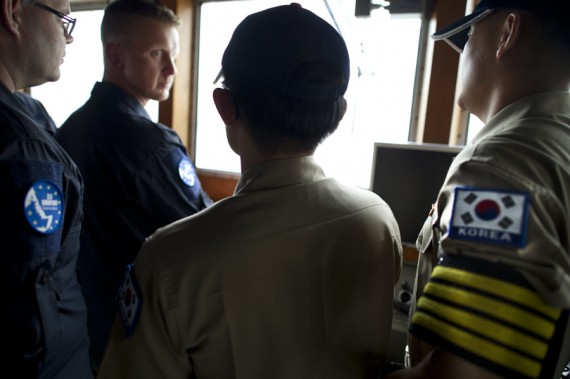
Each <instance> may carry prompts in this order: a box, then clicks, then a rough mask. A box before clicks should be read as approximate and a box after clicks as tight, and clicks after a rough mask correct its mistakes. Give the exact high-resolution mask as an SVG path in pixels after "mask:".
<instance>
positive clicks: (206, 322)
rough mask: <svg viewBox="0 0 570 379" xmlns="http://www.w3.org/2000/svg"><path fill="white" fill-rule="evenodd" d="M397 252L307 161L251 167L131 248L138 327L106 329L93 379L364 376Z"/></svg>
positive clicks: (384, 219)
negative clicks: (216, 196) (227, 189)
mask: <svg viewBox="0 0 570 379" xmlns="http://www.w3.org/2000/svg"><path fill="white" fill-rule="evenodd" d="M401 254H402V248H401V243H400V236H399V229H398V226H397V224H396V221H395V219H394V216H393V214H392V212H391V210H390V208H389V207H388V205H387V204H386V203H385V202H384V201H383V200H382V199H380V198H379V197H378V196H377V195H375V194H374V193H372V192H370V191H367V190H362V189H356V188H351V187H347V186H344V185H342V184H340V183H339V182H337V181H336V180H334V179H332V178H326V177H325V175H324V174H323V172H322V170H321V168H320V167H319V166H318V165H317V164H316V163H315V161H314V160H313V158H310V157H305V158H296V159H285V160H277V161H271V162H266V163H263V164H261V165H259V166H256V167H254V168H252V169H250V170H247V171H246V172H244V173H243V175H242V177H241V179H240V181H239V183H238V185H237V188H236V191H235V194H234V196H232V197H230V198H227V199H224V200H222V201H219V202H217V203H215V204H214V205H213V206H211V207H210V208H209V209H207V210H205V211H202V212H200V213H198V214H197V215H195V216H191V217H189V218H186V219H184V220H181V221H179V222H176V223H174V224H171V225H170V226H168V227H166V228H163V229H161V230H159V231H158V232H157V233H156V234H155V235H154V236H152V237H151V238H150V239H149V240H148V241H147V242H146V243H145V245H144V246H143V248H142V250H141V251H140V253H139V254H138V256H137V260H136V262H135V264H134V277H135V278H136V281H137V282H138V287H139V288H140V295H141V296H142V307H141V310H140V316H139V317H138V322H137V323H136V324H135V325H134V326H133V330H132V335H131V336H129V337H126V336H125V330H126V329H125V325H127V326H128V323H126V324H125V325H123V323H122V322H121V321H120V320H119V319H118V318H117V320H116V322H115V325H114V326H113V331H112V336H111V341H110V345H109V346H108V349H107V352H106V355H105V358H104V361H103V364H102V366H101V370H100V375H99V376H98V377H99V378H122V379H125V378H170V379H175V378H189V377H196V378H212V379H223V378H247V379H255V378H259V379H268V378H272V379H275V378H284V379H285V378H287V379H290V378H351V379H354V378H364V377H375V375H374V372H376V371H377V370H378V367H379V366H380V365H381V364H382V363H383V362H384V360H385V355H386V354H387V351H388V335H389V332H390V327H391V317H392V299H393V288H394V284H395V282H396V280H397V279H398V276H399V274H400V268H401ZM121 308H122V309H124V308H125V306H122V307H121ZM131 310H132V309H131ZM127 313H128V312H127Z"/></svg>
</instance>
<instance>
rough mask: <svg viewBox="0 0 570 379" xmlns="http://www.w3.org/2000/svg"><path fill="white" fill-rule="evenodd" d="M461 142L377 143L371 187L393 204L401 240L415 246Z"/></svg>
mask: <svg viewBox="0 0 570 379" xmlns="http://www.w3.org/2000/svg"><path fill="white" fill-rule="evenodd" d="M461 149H462V146H450V145H443V144H431V143H413V142H410V143H402V144H398V143H375V146H374V162H373V165H372V175H371V184H370V189H371V190H372V191H373V192H375V193H376V194H378V195H379V196H380V197H382V198H383V199H384V200H385V201H386V202H387V203H388V205H389V206H390V208H392V211H393V212H394V216H395V217H396V221H398V225H399V227H400V233H401V235H402V243H403V244H404V245H408V246H410V245H411V246H415V243H416V239H417V237H418V234H419V232H420V229H421V227H422V225H423V223H424V221H425V219H426V217H427V215H428V213H429V211H430V209H431V206H432V204H433V203H435V201H436V199H437V194H438V193H439V190H440V188H441V186H442V184H443V180H444V179H445V176H446V174H447V170H448V168H449V166H450V165H451V161H452V160H453V158H454V157H455V156H456V155H457V153H459V151H461Z"/></svg>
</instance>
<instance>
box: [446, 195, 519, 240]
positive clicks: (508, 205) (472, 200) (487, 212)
mask: <svg viewBox="0 0 570 379" xmlns="http://www.w3.org/2000/svg"><path fill="white" fill-rule="evenodd" d="M528 207H529V196H528V194H527V193H523V192H507V191H499V190H490V189H480V188H465V187H458V188H456V189H455V196H454V201H453V211H452V216H451V223H450V225H449V232H448V237H449V238H450V239H457V240H472V241H480V242H483V243H493V244H502V245H506V246H512V247H524V246H525V244H526V233H527V230H526V227H527V214H528Z"/></svg>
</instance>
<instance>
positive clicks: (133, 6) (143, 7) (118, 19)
mask: <svg viewBox="0 0 570 379" xmlns="http://www.w3.org/2000/svg"><path fill="white" fill-rule="evenodd" d="M140 17H147V18H151V19H153V20H157V21H160V22H163V23H165V24H169V25H173V26H179V25H180V18H179V17H178V16H177V15H176V14H175V13H174V12H173V11H172V10H171V9H169V8H167V7H165V6H163V5H159V4H157V3H156V2H154V1H152V0H115V1H112V2H111V3H109V5H107V6H106V7H105V14H104V15H103V21H102V22H101V40H102V41H103V42H105V41H107V40H108V39H109V38H110V37H111V36H118V35H121V34H123V33H125V32H126V31H127V30H128V28H129V27H130V26H131V23H132V21H133V20H135V19H137V18H140Z"/></svg>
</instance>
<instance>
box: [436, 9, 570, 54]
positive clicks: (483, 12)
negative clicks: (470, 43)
mask: <svg viewBox="0 0 570 379" xmlns="http://www.w3.org/2000/svg"><path fill="white" fill-rule="evenodd" d="M569 3H570V0H481V1H480V2H479V4H478V5H477V6H476V7H475V9H474V10H473V13H471V14H470V15H468V16H465V17H463V18H461V19H459V20H457V21H455V22H454V23H452V24H451V25H448V26H446V27H445V28H443V29H441V30H438V31H437V32H436V33H434V34H433V35H432V38H433V39H434V40H436V41H439V40H444V41H445V42H447V43H448V44H449V45H450V46H451V47H453V48H454V49H455V50H457V51H458V52H460V53H462V52H463V48H464V47H465V44H466V43H467V40H468V39H469V35H468V33H469V29H470V27H471V25H473V24H475V23H476V22H478V21H480V20H482V19H483V18H485V17H486V16H487V15H489V14H490V13H491V12H493V10H495V9H523V10H527V11H530V12H534V13H546V14H548V13H550V14H553V15H555V14H557V13H558V12H568V4H569Z"/></svg>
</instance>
